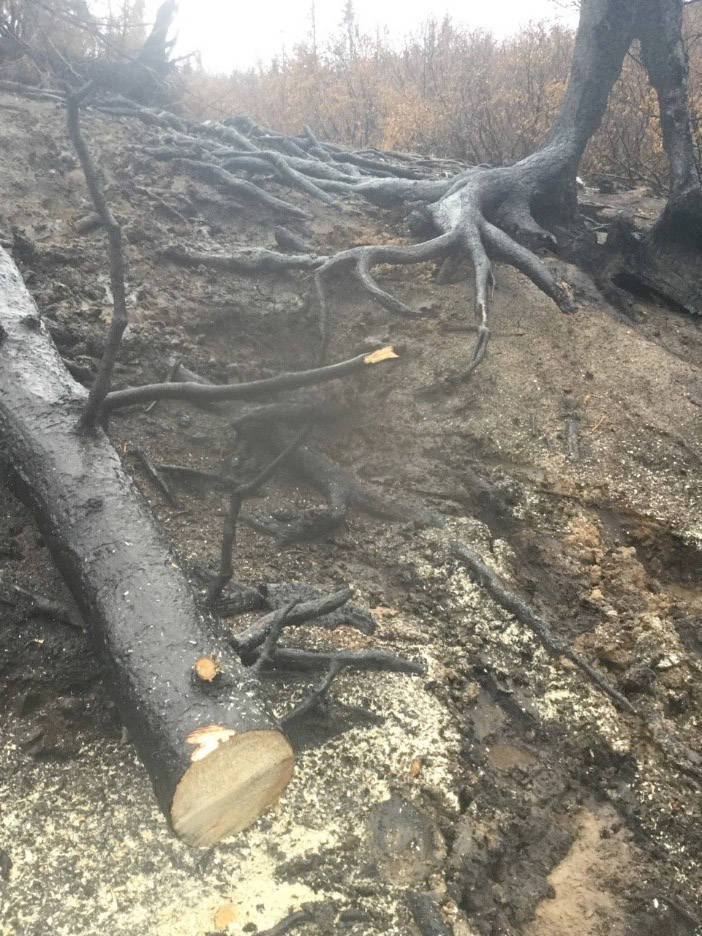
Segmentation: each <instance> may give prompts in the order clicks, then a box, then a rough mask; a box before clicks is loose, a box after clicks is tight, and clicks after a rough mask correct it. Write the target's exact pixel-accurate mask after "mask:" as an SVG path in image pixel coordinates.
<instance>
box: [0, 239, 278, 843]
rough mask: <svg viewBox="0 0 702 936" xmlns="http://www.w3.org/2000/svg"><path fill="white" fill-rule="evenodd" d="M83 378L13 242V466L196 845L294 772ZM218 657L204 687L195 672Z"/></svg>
mask: <svg viewBox="0 0 702 936" xmlns="http://www.w3.org/2000/svg"><path fill="white" fill-rule="evenodd" d="M85 400H86V392H85V390H84V389H83V388H82V387H81V386H80V385H78V384H76V383H75V382H74V381H73V379H72V378H71V377H70V375H69V374H68V372H67V371H66V370H65V368H64V367H63V365H62V363H61V360H60V358H59V355H58V353H57V351H56V349H55V348H54V346H53V343H52V341H51V339H50V338H49V336H48V333H47V332H46V330H45V328H44V325H43V324H42V322H41V319H40V317H39V314H38V312H37V309H36V306H35V305H34V302H33V301H32V299H31V297H30V296H29V294H28V292H27V290H26V289H25V287H24V284H23V283H22V280H21V278H20V276H19V273H18V272H17V270H16V268H15V266H14V264H13V263H12V261H11V260H10V258H9V256H8V255H7V253H5V252H4V251H3V250H0V467H2V468H3V476H7V477H9V478H10V480H11V481H12V483H13V485H14V486H15V488H16V490H17V493H18V494H19V495H20V496H21V498H22V499H23V500H24V501H25V502H26V503H27V504H28V505H29V506H30V507H31V509H32V511H33V513H34V516H35V518H36V520H37V523H38V525H39V527H40V529H41V532H42V535H43V537H44V540H45V542H46V543H47V545H48V546H49V548H50V550H51V553H52V556H53V558H54V561H55V563H56V565H57V567H58V568H59V570H60V571H61V573H62V575H63V577H64V579H65V581H66V584H67V585H68V587H69V589H70V591H71V594H72V595H73V597H74V599H75V601H76V604H77V606H78V608H79V610H80V612H81V614H82V616H83V619H84V620H85V621H86V623H87V625H88V627H89V631H90V634H91V636H92V639H93V641H94V644H95V646H96V649H97V651H98V653H99V656H100V658H101V660H102V661H103V663H104V666H105V672H106V675H107V678H108V681H109V684H110V687H111V691H112V693H113V695H114V698H115V701H116V702H117V704H118V706H119V710H120V713H121V716H122V719H123V721H124V723H125V725H126V726H127V728H128V729H129V732H130V736H131V737H132V739H133V741H134V744H135V746H136V748H137V750H138V751H139V754H140V756H141V758H142V760H143V762H144V764H145V766H146V768H147V770H148V772H149V774H150V776H151V778H152V780H153V784H154V789H155V792H156V796H157V798H158V800H159V803H160V805H161V807H162V809H163V810H164V812H165V813H166V815H167V816H168V817H169V819H170V820H171V822H172V824H173V827H174V830H175V831H176V833H177V834H178V835H180V836H181V837H182V838H183V839H184V840H185V841H186V842H188V843H190V844H193V845H208V844H212V843H213V842H216V841H218V840H219V839H220V838H222V837H223V836H224V835H227V834H228V833H231V832H233V831H236V830H237V829H240V828H243V827H245V826H246V825H248V824H249V823H250V822H252V821H253V820H254V819H256V818H257V816H258V815H259V814H260V813H261V812H262V811H263V809H265V808H266V807H267V806H268V805H269V804H270V803H272V802H273V801H274V800H276V799H277V797H278V795H279V794H280V792H281V790H282V789H283V787H284V786H285V784H286V783H287V781H288V780H289V778H290V775H291V773H292V751H291V749H290V747H289V745H288V743H287V741H286V739H285V738H284V737H283V735H282V734H281V733H280V732H279V731H278V730H276V728H275V727H274V725H273V723H272V721H271V720H270V719H269V717H268V715H267V714H266V713H265V710H264V708H263V704H262V702H261V700H260V697H259V692H258V684H257V682H256V680H255V679H254V678H253V677H252V675H251V673H250V672H247V671H246V669H245V668H244V667H243V666H242V664H241V662H240V661H239V659H238V657H237V656H236V655H235V654H234V653H232V651H231V650H230V649H229V647H228V644H227V642H226V640H224V638H223V637H222V636H221V635H218V634H217V633H216V631H215V629H214V628H213V627H211V622H210V621H209V620H208V619H207V618H206V617H205V616H204V615H203V614H202V613H201V611H200V610H199V609H198V608H197V607H196V604H195V601H194V598H193V595H192V592H191V591H190V588H189V586H188V584H187V582H186V580H185V579H184V577H183V576H182V575H181V574H180V572H178V571H177V568H176V566H175V564H174V563H173V562H172V561H169V547H168V543H167V541H166V539H165V537H164V536H163V535H162V534H161V533H160V532H159V531H158V530H157V528H156V527H155V524H154V522H153V519H152V518H151V516H150V513H149V510H148V507H147V505H146V504H145V502H143V500H142V499H141V498H140V497H139V495H138V492H137V491H136V490H135V488H134V486H133V485H132V484H131V482H130V481H129V479H128V478H127V476H126V475H125V473H124V471H123V470H122V467H121V464H120V461H119V458H118V456H117V453H116V452H115V451H114V449H113V448H112V446H111V445H110V444H109V442H108V440H107V438H106V437H105V435H104V434H103V433H102V432H101V431H100V430H99V429H96V431H95V434H94V435H90V436H86V435H81V434H79V433H78V432H77V429H76V427H77V423H78V417H79V415H80V413H81V412H82V410H83V407H84V406H85ZM207 655H210V656H213V657H216V658H217V660H218V661H219V666H220V668H221V675H220V676H219V678H218V679H217V680H215V681H214V682H213V684H212V685H210V684H207V685H201V684H200V683H199V681H198V680H197V677H196V676H195V675H194V674H193V667H194V665H195V663H196V662H197V660H198V659H200V658H202V657H204V656H207Z"/></svg>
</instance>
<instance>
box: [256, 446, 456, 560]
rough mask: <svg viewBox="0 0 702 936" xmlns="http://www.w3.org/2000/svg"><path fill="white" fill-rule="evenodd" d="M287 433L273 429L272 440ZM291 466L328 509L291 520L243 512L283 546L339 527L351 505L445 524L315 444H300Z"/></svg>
mask: <svg viewBox="0 0 702 936" xmlns="http://www.w3.org/2000/svg"><path fill="white" fill-rule="evenodd" d="M284 438H285V436H284V434H282V433H278V434H277V435H276V434H274V433H273V432H271V434H270V436H269V441H271V440H272V441H274V444H275V445H276V447H278V446H279V445H282V444H283V441H284ZM290 467H291V468H292V470H293V471H294V472H295V473H297V474H299V475H300V476H301V477H302V478H304V479H305V480H306V481H308V482H309V483H310V484H311V485H313V487H316V488H317V489H318V490H320V491H321V492H322V493H323V494H324V496H325V497H326V499H327V505H328V506H327V508H326V509H322V510H319V509H316V510H315V509H312V510H309V511H306V512H305V513H303V514H302V515H300V516H298V517H294V518H292V519H290V520H276V519H274V518H263V517H260V516H258V515H253V514H250V513H243V514H242V516H241V522H242V523H245V524H246V525H247V526H250V527H251V528H252V529H255V530H259V531H260V532H262V533H267V534H268V535H270V536H273V537H274V538H275V540H276V542H277V543H278V544H279V545H281V546H288V545H291V544H293V543H297V542H304V541H306V540H311V539H316V538H318V537H321V536H325V535H328V534H330V533H332V532H333V531H334V530H336V529H337V528H338V527H339V526H340V525H341V524H342V523H343V522H344V520H345V519H346V514H347V511H348V510H349V508H351V507H356V508H357V509H358V510H362V511H364V512H365V513H369V514H373V515H374V516H377V517H383V518H386V519H389V520H398V521H401V522H405V523H414V524H416V525H417V526H419V527H441V526H443V519H442V517H441V516H440V515H439V514H437V513H435V512H434V511H432V510H426V509H424V508H422V507H417V506H416V505H415V504H413V503H410V502H408V501H406V500H403V499H399V498H398V499H393V498H390V497H387V496H386V495H384V494H382V493H380V492H378V491H376V490H374V489H373V487H372V486H371V485H369V484H368V483H367V482H363V481H361V480H360V479H359V478H357V477H355V476H354V475H353V474H351V473H350V472H349V471H346V470H345V469H344V468H342V467H341V465H338V464H337V463H336V462H334V461H332V459H331V458H329V457H328V456H327V455H325V454H324V453H322V452H320V451H317V450H316V449H313V448H312V447H311V446H307V445H302V446H300V447H299V448H298V449H297V450H296V451H295V452H293V454H292V455H291V457H290Z"/></svg>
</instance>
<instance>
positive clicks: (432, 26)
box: [0, 0, 702, 193]
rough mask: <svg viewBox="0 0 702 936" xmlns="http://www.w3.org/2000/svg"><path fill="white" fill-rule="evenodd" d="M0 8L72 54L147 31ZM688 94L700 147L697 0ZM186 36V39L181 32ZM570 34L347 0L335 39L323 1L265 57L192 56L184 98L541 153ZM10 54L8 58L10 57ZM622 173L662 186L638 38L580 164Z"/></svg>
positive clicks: (690, 20) (79, 16) (487, 158)
mask: <svg viewBox="0 0 702 936" xmlns="http://www.w3.org/2000/svg"><path fill="white" fill-rule="evenodd" d="M0 11H1V12H2V15H3V20H2V22H4V23H5V24H6V25H7V26H9V27H10V29H11V30H12V32H13V33H14V35H16V36H17V37H18V38H19V39H21V40H22V41H25V42H27V44H28V45H30V46H31V47H33V48H36V47H40V46H41V45H42V37H43V36H44V35H46V34H47V33H48V34H49V35H50V37H51V41H52V43H53V44H54V45H55V46H56V48H58V49H59V50H61V51H63V52H64V53H67V54H68V55H69V57H70V56H92V55H96V54H102V55H104V54H107V55H109V56H113V57H120V56H122V55H125V54H126V55H128V54H129V53H130V51H131V50H132V49H134V48H137V47H139V45H140V44H141V42H142V41H143V39H144V35H145V23H144V20H145V14H144V2H143V0H136V2H129V0H124V2H121V3H97V4H90V5H88V4H87V3H86V2H85V0H2V2H0ZM684 34H685V41H686V43H687V49H688V54H689V57H690V99H691V105H692V113H693V122H694V127H693V129H694V133H695V140H696V145H697V149H698V154H699V153H700V152H702V5H699V4H696V3H692V4H688V5H687V7H686V10H685V33H684ZM184 38H185V39H186V40H187V37H184ZM572 46H573V33H572V31H571V30H569V29H567V28H565V27H563V26H551V25H548V24H540V23H535V24H533V25H530V26H529V27H528V28H526V29H523V30H522V31H521V32H519V33H517V34H516V35H514V36H512V37H510V38H507V39H498V38H496V37H495V36H494V35H491V34H490V33H486V32H484V31H474V30H472V29H471V27H470V23H463V24H459V23H455V22H453V21H451V20H450V19H448V18H445V19H444V20H442V21H438V20H435V19H429V20H427V22H426V24H425V25H424V27H423V28H422V29H421V30H420V31H418V32H417V33H415V34H414V35H411V36H409V37H406V38H405V39H403V40H398V39H397V38H396V37H392V36H388V35H382V34H380V33H378V34H376V35H373V36H371V35H367V34H365V33H363V32H362V31H361V30H360V29H359V26H358V23H357V20H356V16H355V13H354V8H353V3H352V2H351V0H347V2H346V3H345V5H344V6H343V8H341V9H340V25H339V29H338V31H337V33H336V35H335V36H334V37H332V38H331V39H329V40H327V41H326V42H325V43H324V44H320V43H318V41H317V38H316V25H315V13H314V4H312V6H311V8H310V12H309V19H308V34H307V39H306V41H304V42H302V43H300V44H299V45H298V46H296V47H295V48H294V49H292V50H291V51H289V52H285V53H281V54H280V55H279V56H278V57H276V58H274V59H273V60H272V61H271V62H268V63H265V64H261V65H259V66H258V67H257V68H256V69H249V70H247V71H233V72H232V73H231V74H229V75H213V74H208V73H207V72H205V71H204V70H203V69H202V68H200V67H199V65H198V59H197V55H196V54H193V55H191V56H188V57H186V58H185V59H183V60H182V61H181V63H180V67H181V70H182V75H183V79H184V85H185V87H184V97H183V101H182V108H183V109H184V112H185V115H186V116H188V117H191V118H193V119H197V120H202V119H208V118H210V119H221V118H223V117H225V116H228V115H231V114H234V113H236V114H247V115H249V116H250V117H252V118H253V119H254V120H256V121H257V122H258V123H261V124H263V125H266V126H270V127H275V128H276V129H277V130H280V131H283V132H285V133H299V132H300V131H301V130H302V128H303V126H305V125H308V126H309V127H310V128H311V129H312V130H313V131H314V132H315V134H317V135H319V136H320V137H322V138H324V139H329V140H335V141H336V142H343V143H347V144H349V145H352V146H354V147H356V148H367V147H378V148H386V149H399V150H411V151H419V152H422V153H427V154H433V155H437V156H447V157H452V158H455V159H459V160H462V161H467V162H469V163H474V164H478V163H483V162H485V163H490V164H493V165H500V164H509V163H512V162H515V161H516V160H518V159H521V158H522V157H524V156H526V155H527V154H529V153H530V152H533V151H534V150H535V149H536V148H537V147H538V146H539V144H540V143H541V142H542V140H543V137H544V135H545V134H546V132H547V130H548V128H549V127H550V126H551V124H552V122H553V119H554V117H555V114H556V112H557V110H558V107H559V103H560V100H561V96H562V94H563V90H564V88H565V82H566V78H567V74H568V65H569V62H570V56H571V51H572ZM8 58H9V59H10V61H8ZM11 59H12V56H11V55H10V56H8V55H7V54H5V55H4V56H0V77H5V78H22V79H24V80H29V81H31V82H32V83H35V82H36V81H37V74H36V71H37V67H38V66H37V64H36V62H34V61H32V60H31V59H29V58H27V57H24V58H22V59H19V60H17V61H12V60H11ZM582 172H583V174H584V175H586V176H587V175H588V174H590V175H592V174H593V173H603V172H604V173H608V174H611V175H613V176H615V179H616V180H617V181H620V182H621V183H623V184H625V185H637V184H641V183H644V184H646V185H649V186H650V187H651V188H652V189H653V190H654V191H655V192H657V193H662V192H663V191H664V190H665V185H666V160H665V154H664V152H663V148H662V144H661V138H660V128H659V122H658V112H657V105H656V100H655V93H654V92H653V90H652V88H651V87H650V86H649V84H648V80H647V77H646V73H645V71H644V69H643V67H642V65H641V62H640V61H639V58H638V56H637V51H636V48H635V47H633V48H632V50H631V52H630V54H629V55H628V56H627V58H626V60H625V66H624V69H623V72H622V75H621V77H620V79H619V81H618V82H617V84H616V85H615V88H614V91H613V93H612V100H611V101H610V106H609V109H608V111H607V114H606V116H605V119H604V122H603V125H602V127H601V129H600V131H599V132H598V133H597V134H596V136H595V137H594V139H593V140H592V141H591V143H590V146H589V148H588V150H587V153H586V156H585V160H584V162H583V165H582Z"/></svg>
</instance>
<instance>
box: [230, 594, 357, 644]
mask: <svg viewBox="0 0 702 936" xmlns="http://www.w3.org/2000/svg"><path fill="white" fill-rule="evenodd" d="M350 598H351V590H350V589H348V588H342V589H341V590H340V591H337V592H334V593H333V594H332V595H324V596H323V597H322V598H317V599H314V600H313V601H301V600H298V601H296V602H295V604H294V606H293V610H286V624H287V626H288V627H298V626H299V625H301V624H306V623H308V622H309V621H316V620H319V619H320V618H325V616H326V615H328V614H331V613H332V612H333V611H336V610H337V609H338V608H341V607H343V605H345V604H346V603H347V602H348V600H349V599H350ZM286 609H287V606H286ZM283 610H284V609H282V608H277V609H276V610H275V611H272V612H271V613H270V614H267V615H266V616H265V617H263V618H259V620H257V621H255V623H254V624H252V625H251V627H248V628H247V629H246V630H245V631H242V632H241V633H239V634H233V635H232V637H231V644H232V646H233V647H234V648H235V649H236V650H237V652H238V653H239V654H241V655H243V656H245V655H247V654H250V653H252V652H253V651H254V650H256V648H257V647H259V646H260V645H261V644H262V643H263V642H264V640H265V639H266V637H267V636H268V634H269V633H270V632H271V631H272V630H273V629H274V628H275V627H277V625H278V622H279V620H280V617H281V615H282V612H283ZM322 623H323V626H325V627H328V628H329V629H330V630H331V629H333V628H334V627H335V626H338V625H342V624H343V625H345V626H351V623H350V620H346V619H342V620H340V621H338V625H337V621H336V620H335V619H332V624H331V626H330V623H329V619H326V620H324V621H323V622H322ZM364 623H365V622H364ZM359 629H360V627H359ZM371 632H372V631H371V630H370V628H368V627H366V629H365V630H364V633H371Z"/></svg>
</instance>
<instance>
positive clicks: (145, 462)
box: [131, 445, 178, 507]
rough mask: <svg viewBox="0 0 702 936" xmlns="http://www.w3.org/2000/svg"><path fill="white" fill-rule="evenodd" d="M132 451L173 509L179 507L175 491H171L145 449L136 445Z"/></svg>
mask: <svg viewBox="0 0 702 936" xmlns="http://www.w3.org/2000/svg"><path fill="white" fill-rule="evenodd" d="M131 451H132V453H133V455H134V456H135V458H136V459H137V460H138V461H139V463H140V465H141V466H142V468H143V469H144V471H145V472H146V474H147V475H148V476H149V478H150V479H151V481H152V482H153V483H154V484H155V485H156V487H157V488H158V489H159V490H160V491H161V493H162V494H163V496H164V497H165V498H166V500H167V501H168V503H169V504H170V505H171V507H177V506H178V501H177V500H176V499H175V496H174V494H173V491H171V489H170V487H169V486H168V483H167V482H166V480H165V478H164V477H163V476H162V475H161V473H160V471H159V470H158V469H157V468H156V466H155V465H154V463H153V462H152V461H151V459H150V458H149V456H148V455H147V454H146V452H145V451H144V449H143V448H140V447H139V446H138V445H135V446H134V447H133V448H132V450H131Z"/></svg>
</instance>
